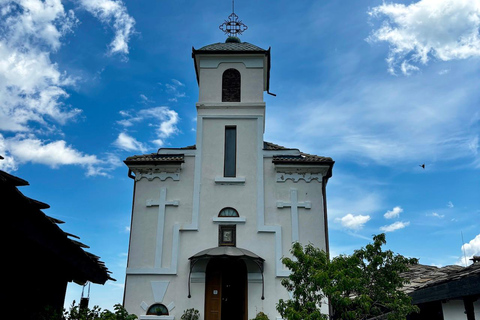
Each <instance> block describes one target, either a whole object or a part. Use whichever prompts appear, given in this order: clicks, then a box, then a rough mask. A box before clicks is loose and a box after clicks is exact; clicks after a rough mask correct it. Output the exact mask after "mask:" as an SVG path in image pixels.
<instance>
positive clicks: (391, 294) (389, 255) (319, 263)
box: [277, 233, 418, 320]
mask: <svg viewBox="0 0 480 320" xmlns="http://www.w3.org/2000/svg"><path fill="white" fill-rule="evenodd" d="M384 244H386V240H385V234H383V233H382V234H379V235H376V236H373V243H370V244H368V245H367V246H365V247H364V248H361V249H359V250H355V251H354V253H353V254H352V255H340V256H338V257H335V258H333V259H332V260H329V258H328V255H327V254H326V253H325V252H324V251H322V250H320V249H318V248H315V247H314V246H312V245H311V244H309V245H306V246H305V247H302V245H301V244H299V243H294V244H293V246H292V249H291V251H290V252H291V253H292V256H293V257H294V258H293V259H291V258H287V257H285V258H283V259H282V262H283V263H284V264H285V266H286V267H287V268H288V269H289V270H290V271H291V274H290V276H289V277H288V278H285V279H283V280H282V285H283V286H284V287H285V288H286V289H287V290H288V291H289V292H291V293H292V297H293V298H292V299H291V300H287V301H284V300H280V301H279V302H278V304H277V311H278V312H279V313H280V315H281V316H282V317H283V318H284V319H287V320H319V319H328V317H327V316H326V315H324V314H321V312H320V306H321V304H322V303H324V304H325V303H326V299H325V298H328V301H329V302H330V304H331V314H330V317H331V318H332V319H343V320H357V319H369V318H372V317H376V316H380V315H383V316H384V317H385V319H388V320H397V319H405V317H406V316H407V315H408V314H410V313H412V312H418V308H417V307H416V306H414V305H412V304H411V298H410V297H409V296H408V295H407V294H405V293H404V292H403V291H401V289H402V287H403V285H404V284H405V283H406V280H405V279H403V278H402V277H401V273H402V272H405V271H407V270H408V266H409V265H412V264H416V263H418V260H417V259H412V258H406V257H404V256H402V255H399V254H394V253H393V252H392V251H390V250H387V251H383V250H382V246H383V245H384Z"/></svg>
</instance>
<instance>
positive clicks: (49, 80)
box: [0, 0, 480, 309]
mask: <svg viewBox="0 0 480 320" xmlns="http://www.w3.org/2000/svg"><path fill="white" fill-rule="evenodd" d="M235 12H236V13H237V14H238V15H239V16H240V19H241V20H243V22H244V23H245V24H246V25H248V30H247V31H246V32H245V33H244V35H243V36H242V37H241V39H242V41H246V42H250V43H253V44H255V45H257V46H260V47H262V48H265V49H267V48H268V47H271V48H272V70H271V81H270V90H271V91H272V92H273V93H275V94H277V96H276V97H272V96H269V95H265V100H266V102H267V120H266V133H265V140H266V141H270V142H274V143H277V144H280V145H284V146H286V147H289V148H299V149H301V150H302V151H304V152H307V153H312V154H317V155H322V156H330V157H332V158H333V159H334V160H335V161H336V164H335V167H334V171H333V177H332V178H331V179H330V181H329V183H328V187H327V196H328V210H329V211H328V212H329V227H330V245H331V250H332V253H333V254H341V253H346V254H348V253H351V252H352V251H353V250H354V249H357V248H359V247H361V246H364V245H365V244H367V243H368V242H369V240H370V239H371V236H372V235H373V234H378V233H380V232H386V233H387V242H388V244H387V247H388V248H389V249H391V250H393V251H395V252H398V253H400V254H403V255H406V256H410V257H417V258H419V259H420V263H423V264H428V265H438V266H440V265H448V264H461V263H463V262H462V258H461V257H462V256H463V254H464V253H465V256H467V259H468V257H470V256H472V255H474V254H477V255H478V254H480V186H479V184H480V178H479V177H480V175H479V174H480V150H479V135H480V108H479V102H480V94H479V90H478V88H479V87H480V77H479V76H478V74H479V71H478V70H479V69H480V35H479V28H480V1H479V0H474V1H473V0H468V1H459V0H435V1H434V0H420V1H400V0H398V1H391V2H390V1H387V2H383V1H380V0H378V1H377V0H371V1H363V0H362V1H360V0H355V1H353V0H352V1H333V0H331V1H275V2H273V1H246V0H245V1H237V3H236V4H235ZM230 13H231V2H230V1H225V0H224V1H219V0H212V1H167V0H163V1H160V0H148V1H147V0H135V1H133V0H132V1H124V2H121V1H116V0H76V1H60V0H48V1H39V0H23V1H20V0H18V1H6V0H0V154H1V155H3V156H4V157H5V159H4V160H3V161H1V162H0V168H1V169H2V170H5V171H8V172H10V173H12V174H14V175H17V176H19V177H21V178H23V179H26V180H28V181H29V182H30V186H28V187H22V188H21V191H22V192H23V193H24V194H25V195H27V196H29V197H32V198H34V199H38V200H40V201H42V202H46V203H48V204H50V205H51V208H50V209H48V210H45V213H46V214H48V215H50V216H53V217H56V218H59V219H61V220H64V221H66V223H65V224H63V225H62V228H63V230H65V231H66V232H69V233H73V234H76V235H78V236H80V237H81V241H83V242H84V243H85V244H87V245H89V246H90V247H91V249H89V250H90V251H91V252H92V253H94V254H96V255H99V256H101V257H102V260H103V261H105V262H106V265H107V267H108V268H109V269H110V270H111V271H113V277H114V278H116V279H117V282H107V284H105V285H104V286H98V285H94V286H92V289H91V296H90V297H91V303H92V304H98V305H100V306H101V307H102V308H108V309H111V308H112V306H113V304H115V303H119V302H121V301H122V296H123V283H124V278H125V275H124V273H125V267H126V256H127V250H128V236H129V233H128V228H129V225H130V215H131V201H132V191H133V190H132V189H133V181H132V180H130V179H129V178H128V177H127V168H126V166H125V165H124V164H123V163H122V160H124V159H125V158H126V157H127V156H130V155H134V154H142V153H151V152H156V150H157V149H158V148H159V147H181V146H187V145H192V144H194V143H195V126H196V123H195V116H196V110H195V102H196V100H197V97H198V87H197V83H196V78H195V71H194V67H193V61H192V58H191V49H192V46H193V47H195V48H199V47H202V46H204V45H207V44H211V43H215V42H223V41H224V40H225V38H226V37H225V36H224V35H223V34H222V33H221V31H220V30H219V29H218V26H219V25H220V24H221V23H222V22H223V20H224V19H226V18H227V17H228V15H229V14H230ZM421 164H425V169H423V168H421V167H420V165H421ZM462 234H463V240H464V243H465V244H464V245H463V247H462ZM462 249H464V250H462ZM32 285H34V284H32ZM80 292H81V287H79V286H77V285H69V288H68V292H67V298H66V304H70V303H71V301H72V300H73V299H75V300H77V301H78V300H79V298H80Z"/></svg>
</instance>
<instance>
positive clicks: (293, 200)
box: [277, 189, 312, 242]
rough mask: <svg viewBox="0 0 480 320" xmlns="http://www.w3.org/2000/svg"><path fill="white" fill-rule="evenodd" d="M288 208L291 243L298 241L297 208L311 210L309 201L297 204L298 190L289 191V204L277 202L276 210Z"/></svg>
mask: <svg viewBox="0 0 480 320" xmlns="http://www.w3.org/2000/svg"><path fill="white" fill-rule="evenodd" d="M285 207H290V215H291V217H292V242H297V241H299V227H298V208H305V209H311V208H312V203H311V202H310V201H305V202H298V190H297V189H290V202H283V201H277V208H279V209H282V208H285Z"/></svg>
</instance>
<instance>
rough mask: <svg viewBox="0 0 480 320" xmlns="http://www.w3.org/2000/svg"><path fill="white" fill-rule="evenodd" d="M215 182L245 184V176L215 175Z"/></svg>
mask: <svg viewBox="0 0 480 320" xmlns="http://www.w3.org/2000/svg"><path fill="white" fill-rule="evenodd" d="M215 183H217V184H245V177H232V178H228V177H215Z"/></svg>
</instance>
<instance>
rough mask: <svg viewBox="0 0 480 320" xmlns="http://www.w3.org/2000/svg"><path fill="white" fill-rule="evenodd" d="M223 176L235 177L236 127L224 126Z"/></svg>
mask: <svg viewBox="0 0 480 320" xmlns="http://www.w3.org/2000/svg"><path fill="white" fill-rule="evenodd" d="M224 162H225V163H224V169H223V176H224V177H235V175H236V171H237V170H236V169H237V127H225V158H224Z"/></svg>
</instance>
